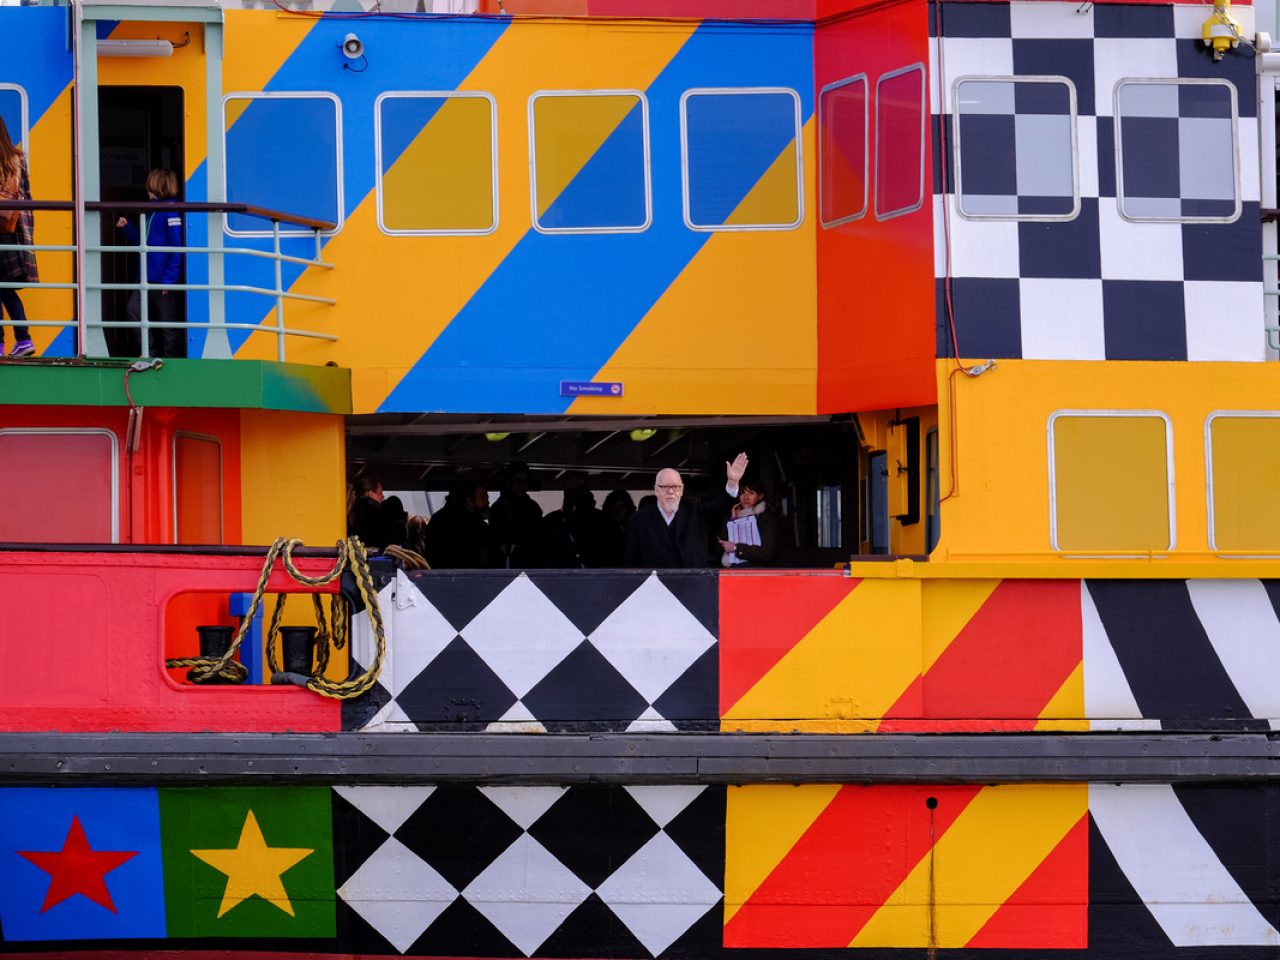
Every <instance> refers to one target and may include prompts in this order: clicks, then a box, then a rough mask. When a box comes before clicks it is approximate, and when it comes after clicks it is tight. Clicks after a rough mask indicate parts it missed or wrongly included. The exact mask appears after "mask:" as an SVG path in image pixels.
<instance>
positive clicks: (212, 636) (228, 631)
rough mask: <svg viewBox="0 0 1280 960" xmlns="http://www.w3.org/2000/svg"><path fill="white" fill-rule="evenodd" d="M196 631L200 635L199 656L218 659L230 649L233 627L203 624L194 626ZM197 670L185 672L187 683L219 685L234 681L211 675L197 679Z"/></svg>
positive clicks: (234, 632)
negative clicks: (210, 676) (204, 678)
mask: <svg viewBox="0 0 1280 960" xmlns="http://www.w3.org/2000/svg"><path fill="white" fill-rule="evenodd" d="M196 633H198V634H199V635H200V656H201V658H202V659H204V660H220V659H222V656H223V655H224V654H225V653H226V652H227V651H228V650H230V649H231V640H232V638H233V637H234V636H235V635H236V628H235V627H227V626H223V625H222V624H204V625H202V626H198V627H196ZM197 674H198V671H197V670H191V671H188V673H187V682H188V683H205V684H213V685H214V686H221V685H224V684H231V683H235V682H236V681H234V680H228V679H227V678H226V677H212V678H210V679H208V680H197V679H196V676H197Z"/></svg>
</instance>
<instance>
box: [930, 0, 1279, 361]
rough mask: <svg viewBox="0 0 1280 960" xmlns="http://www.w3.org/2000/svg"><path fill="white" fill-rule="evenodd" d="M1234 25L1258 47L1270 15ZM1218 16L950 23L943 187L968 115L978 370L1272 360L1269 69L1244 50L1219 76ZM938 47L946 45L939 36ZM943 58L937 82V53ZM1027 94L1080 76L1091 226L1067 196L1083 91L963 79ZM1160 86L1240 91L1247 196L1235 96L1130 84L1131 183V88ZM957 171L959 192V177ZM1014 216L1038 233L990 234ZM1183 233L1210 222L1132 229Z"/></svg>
mask: <svg viewBox="0 0 1280 960" xmlns="http://www.w3.org/2000/svg"><path fill="white" fill-rule="evenodd" d="M930 9H931V12H932V11H933V10H934V9H935V5H931V6H930ZM1233 13H1234V15H1235V16H1236V17H1237V19H1239V20H1240V21H1241V23H1242V27H1243V31H1242V32H1243V34H1244V36H1246V37H1250V36H1252V35H1253V25H1252V16H1253V11H1252V9H1251V8H1249V7H1239V6H1237V7H1235V8H1233ZM1208 14H1209V8H1208V7H1207V6H1205V5H1201V4H1175V5H1164V4H1112V3H1097V4H1094V3H1084V4H1081V3H1078V2H1074V0H1073V2H1068V3H1059V2H1054V0H1031V2H1025V0H1023V2H1014V3H944V4H942V5H941V16H942V32H943V36H944V41H943V45H942V64H941V66H942V72H943V77H942V80H943V83H942V87H943V96H944V97H945V106H944V103H943V101H942V100H941V99H940V96H939V89H938V83H937V82H936V80H934V81H933V82H931V84H930V98H931V112H932V114H933V124H934V126H933V130H934V147H935V157H934V166H935V171H934V185H935V191H939V190H940V184H941V173H942V171H941V170H940V169H939V168H938V164H939V161H940V153H939V151H938V149H937V148H938V145H939V142H940V141H939V133H942V134H944V135H945V141H946V145H947V150H948V153H949V154H950V151H951V150H952V148H953V147H954V140H955V135H954V131H955V128H954V126H953V122H952V116H951V113H952V111H955V110H957V109H959V111H960V116H961V129H960V137H959V139H960V143H961V149H962V155H961V163H960V168H961V169H960V175H961V177H962V178H963V182H964V193H965V200H964V205H965V206H966V212H967V213H968V214H969V215H970V216H963V215H961V214H960V212H959V210H958V207H957V204H956V201H955V197H954V196H951V197H949V201H950V209H949V211H948V212H949V215H950V216H949V221H950V230H951V276H952V284H951V301H952V307H953V310H954V315H955V320H956V331H957V336H958V339H959V345H960V353H961V354H962V355H963V356H966V357H980V358H984V357H997V358H1000V357H1012V358H1019V357H1021V358H1024V359H1068V360H1101V359H1113V360H1262V359H1265V343H1266V341H1265V334H1264V331H1263V325H1264V321H1263V296H1262V261H1261V252H1262V245H1261V244H1262V241H1261V226H1260V223H1259V181H1258V126H1257V116H1256V114H1257V109H1256V94H1255V76H1254V58H1253V51H1252V50H1251V49H1249V48H1247V47H1246V46H1245V45H1243V44H1242V45H1241V46H1240V47H1238V48H1237V49H1235V50H1233V51H1230V52H1229V53H1227V54H1226V56H1225V57H1224V58H1223V59H1222V60H1221V61H1218V62H1214V60H1213V59H1212V57H1211V56H1210V54H1209V52H1208V50H1207V48H1206V47H1205V46H1204V45H1203V43H1202V42H1201V40H1200V39H1199V38H1200V32H1201V31H1200V28H1201V24H1202V23H1203V22H1204V20H1205V19H1206V17H1207V16H1208ZM933 28H934V32H935V33H936V28H937V24H936V21H935V23H934V24H933ZM932 57H933V61H934V62H933V63H932V64H931V66H932V68H933V70H934V71H937V70H938V67H939V63H938V53H937V50H936V49H934V50H933V52H932ZM934 76H935V77H936V76H937V73H936V72H935V74H934ZM1019 76H1021V77H1066V78H1068V79H1070V81H1071V83H1072V84H1073V86H1074V89H1075V94H1076V110H1077V116H1076V134H1077V145H1078V157H1079V161H1078V162H1079V172H1078V177H1079V212H1078V213H1077V214H1076V215H1075V216H1074V217H1071V216H1069V209H1070V205H1071V204H1072V201H1073V197H1072V191H1071V190H1070V189H1069V184H1068V185H1067V188H1066V189H1064V173H1063V157H1064V154H1063V148H1062V145H1063V143H1064V140H1063V134H1064V130H1065V126H1064V120H1063V113H1062V111H1063V106H1064V99H1065V93H1064V91H1065V90H1066V87H1065V85H1063V84H1060V83H1059V84H1054V83H1040V82H1031V81H1028V82H1022V83H1014V84H1009V83H1003V84H988V85H981V84H979V83H978V82H977V81H974V82H973V83H962V84H961V85H960V88H959V91H957V90H956V89H955V88H954V86H953V85H954V84H955V81H957V80H958V79H961V78H965V77H971V78H1002V77H1003V78H1016V77H1019ZM1153 78H1154V79H1157V80H1160V79H1175V78H1181V79H1194V80H1216V81H1226V82H1227V83H1228V84H1230V85H1232V86H1233V87H1234V90H1235V94H1236V98H1235V99H1236V105H1237V110H1238V117H1239V120H1238V124H1237V126H1238V143H1239V149H1238V151H1237V156H1238V163H1239V193H1238V195H1236V191H1235V188H1234V185H1233V184H1232V183H1231V182H1230V179H1229V177H1230V174H1231V173H1232V170H1231V167H1230V164H1231V162H1232V161H1231V158H1230V154H1229V152H1227V151H1228V148H1229V145H1230V142H1231V129H1230V128H1231V120H1230V116H1229V111H1228V110H1227V109H1226V107H1227V104H1228V102H1229V88H1228V87H1224V86H1221V85H1211V84H1210V85H1205V84H1194V85H1190V84H1188V85H1172V84H1169V83H1159V84H1154V85H1152V84H1134V83H1131V82H1130V83H1125V84H1123V85H1121V87H1120V89H1121V91H1122V92H1121V94H1120V95H1121V97H1122V98H1123V102H1122V116H1123V117H1124V118H1125V120H1124V122H1123V124H1122V125H1121V126H1120V128H1119V131H1118V132H1119V135H1120V136H1121V138H1122V146H1123V147H1124V152H1123V156H1124V167H1123V169H1121V170H1120V171H1119V173H1120V177H1119V178H1118V177H1117V169H1116V136H1117V124H1116V119H1115V117H1116V108H1115V103H1116V95H1117V94H1116V88H1117V84H1118V83H1120V81H1122V80H1132V79H1144V80H1147V79H1153ZM957 99H959V100H961V101H962V102H961V103H960V105H959V107H957V105H956V103H955V102H954V101H956V100H957ZM966 137H968V139H967V140H966ZM1015 145H1016V147H1017V148H1018V149H1017V152H1016V154H1015V153H1014V151H1013V147H1014V146H1015ZM1015 156H1016V160H1015ZM951 159H952V158H951V157H950V156H948V170H947V187H948V191H949V192H950V191H954V189H955V184H956V172H957V171H956V170H955V167H954V165H953V164H952V163H951ZM1117 182H1121V183H1122V184H1123V192H1124V195H1125V200H1124V203H1125V211H1124V212H1125V216H1124V217H1122V216H1121V212H1120V209H1119V207H1118V205H1117ZM970 194H972V196H970ZM1237 203H1238V206H1239V210H1240V213H1239V216H1238V218H1235V219H1234V220H1232V222H1212V220H1213V219H1215V218H1223V219H1227V218H1230V217H1231V215H1232V214H1233V212H1234V210H1235V209H1236V207H1237ZM942 204H943V197H942V195H941V193H940V192H935V196H934V213H935V218H934V223H935V235H936V241H937V242H936V244H935V250H936V262H935V276H936V277H937V278H938V280H937V288H938V350H939V355H940V356H950V355H951V354H952V352H953V351H952V346H951V336H950V333H949V331H948V330H947V326H946V302H945V295H944V284H943V279H942V278H943V277H944V276H945V275H946V264H945V259H944V249H945V248H944V245H943V234H942V230H943V216H942V213H943V207H942ZM1064 211H1068V214H1067V215H1066V216H1064V215H1063V214H1064ZM1013 212H1016V213H1017V214H1019V215H1021V216H1034V217H1036V218H1037V219H1024V220H1016V221H1015V220H992V219H974V218H973V217H974V216H975V215H976V216H978V217H981V216H984V215H986V216H993V215H995V216H998V215H1002V214H1006V213H1013ZM1223 214H1226V217H1223ZM1166 215H1174V216H1177V215H1182V216H1191V217H1199V218H1205V219H1204V220H1202V221H1201V222H1194V223H1182V222H1168V221H1165V222H1153V221H1141V222H1134V220H1133V219H1126V217H1129V218H1133V217H1144V216H1166ZM1054 217H1057V218H1058V219H1053V218H1054Z"/></svg>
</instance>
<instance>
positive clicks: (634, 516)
mask: <svg viewBox="0 0 1280 960" xmlns="http://www.w3.org/2000/svg"><path fill="white" fill-rule="evenodd" d="M748 465H749V463H748V459H747V456H746V454H738V456H737V457H735V458H734V459H733V460H732V461H731V462H728V463H726V464H725V485H724V487H723V489H718V490H715V491H713V492H711V493H710V494H708V495H705V496H694V495H691V494H690V495H686V493H685V487H684V480H683V478H682V477H681V476H680V473H679V472H678V471H676V470H674V469H672V468H666V469H663V470H660V471H658V474H657V476H656V477H655V478H654V485H653V493H652V494H651V495H646V496H644V497H642V498H641V500H640V503H639V504H636V503H635V501H634V500H633V499H632V496H631V493H630V492H628V491H627V490H614V491H612V492H611V493H609V494H608V496H606V497H605V499H604V505H603V507H600V506H597V504H596V495H595V493H594V492H592V490H591V488H590V486H589V485H588V480H587V477H586V476H585V475H583V474H568V475H566V477H565V478H564V499H563V501H562V504H561V507H560V509H559V510H553V511H551V512H550V513H547V514H545V515H544V514H543V511H542V507H540V506H539V505H538V503H537V502H536V501H535V500H534V499H533V498H532V497H531V496H529V469H528V467H527V466H525V465H524V464H513V465H512V466H511V467H510V468H509V469H508V470H507V471H506V475H505V480H504V483H503V488H502V491H501V493H500V495H499V496H498V498H497V500H495V501H494V502H493V504H492V505H490V503H489V489H488V486H487V485H486V484H485V483H484V482H482V481H479V480H465V481H460V482H458V483H456V484H455V485H454V486H453V488H452V489H451V490H450V491H449V494H448V496H447V497H446V499H445V503H444V506H442V507H441V508H440V509H439V510H437V511H436V512H435V514H434V515H432V516H431V517H430V518H429V519H428V518H427V517H422V516H409V514H408V512H407V511H406V510H405V508H404V504H403V503H402V502H401V500H400V498H399V497H397V496H385V495H384V493H383V490H382V484H381V482H380V481H379V480H377V479H376V478H373V477H363V478H361V479H360V480H359V481H358V482H357V483H356V484H355V486H354V487H353V488H352V490H351V491H350V498H349V505H348V511H347V525H348V533H349V535H351V536H356V537H359V538H360V540H361V541H362V542H363V543H364V545H365V546H366V547H367V548H368V549H371V550H385V549H386V548H387V547H389V546H393V545H394V546H398V547H403V548H406V549H408V550H411V551H413V552H415V553H417V554H419V555H421V556H422V557H423V558H424V559H425V560H426V562H427V563H428V564H429V565H430V566H431V567H432V568H434V569H441V570H447V569H484V568H500V569H501V568H512V569H530V568H552V569H578V568H583V569H594V568H608V567H641V568H646V569H654V568H659V569H664V568H672V567H710V566H717V565H718V566H724V567H737V566H767V565H769V564H771V563H774V562H775V561H776V560H777V558H778V552H779V549H780V547H781V543H780V533H781V524H780V522H779V519H778V515H777V510H776V507H775V506H774V505H772V504H770V502H769V498H768V497H767V496H766V493H765V490H764V486H763V484H762V483H761V482H760V481H759V480H758V479H756V478H754V477H753V476H751V475H749V474H748V473H747V468H748Z"/></svg>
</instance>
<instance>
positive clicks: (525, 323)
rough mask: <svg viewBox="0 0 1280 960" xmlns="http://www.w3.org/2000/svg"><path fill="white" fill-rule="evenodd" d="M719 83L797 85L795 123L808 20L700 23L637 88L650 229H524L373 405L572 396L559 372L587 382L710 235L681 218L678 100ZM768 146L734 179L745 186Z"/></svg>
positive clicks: (501, 404)
mask: <svg viewBox="0 0 1280 960" xmlns="http://www.w3.org/2000/svg"><path fill="white" fill-rule="evenodd" d="M722 86H723V87H735V86H737V87H746V86H770V87H789V88H791V89H795V90H798V91H799V92H800V97H801V101H800V107H801V120H802V122H803V120H804V118H806V117H808V115H809V114H810V112H811V111H812V109H813V103H812V100H813V97H812V90H813V28H812V25H810V24H797V25H794V26H793V25H790V24H773V25H771V26H770V27H768V28H767V29H764V28H762V29H747V28H744V27H742V26H740V25H732V26H730V25H721V24H716V23H704V24H702V25H701V26H699V27H698V29H697V30H696V31H694V33H693V35H692V36H691V37H690V38H689V40H688V41H686V43H685V44H684V46H683V47H682V48H681V50H680V52H679V53H678V54H677V55H676V56H675V57H674V58H673V59H672V61H671V63H670V64H668V65H667V67H666V68H665V69H664V70H663V71H662V73H661V74H660V75H659V76H658V78H657V79H656V80H655V81H654V82H653V84H652V85H651V86H650V87H649V89H648V90H647V91H646V92H647V95H648V99H649V106H650V125H651V143H650V150H651V168H652V176H653V224H652V225H651V226H650V228H649V229H648V230H646V231H645V232H643V233H633V234H606V235H594V234H588V235H547V234H539V233H536V232H534V231H532V230H531V231H529V232H528V233H526V234H525V236H524V237H523V238H522V239H521V241H520V242H519V243H518V244H517V245H516V247H515V249H514V250H512V252H511V254H510V255H509V256H508V257H507V259H506V260H505V261H504V262H503V263H502V264H501V265H500V266H499V267H498V269H497V270H496V271H495V272H494V274H493V275H492V276H491V277H490V278H489V279H488V280H487V281H486V282H485V284H484V286H482V287H481V288H480V290H478V291H477V292H476V294H475V296H474V297H472V299H471V300H470V301H469V302H468V303H467V305H466V306H465V307H464V308H463V309H462V311H461V312H460V313H459V314H458V316H456V317H455V318H454V319H453V322H452V323H450V324H449V326H448V327H447V328H446V329H445V330H444V332H443V333H442V334H441V335H440V336H439V337H438V338H437V339H436V341H435V343H433V344H432V345H431V348H430V349H429V350H428V351H427V353H426V354H425V355H424V356H423V357H422V358H421V359H419V360H418V362H417V363H416V364H415V365H414V366H413V368H412V369H411V370H410V371H409V373H408V374H406V375H405V377H404V378H403V379H402V380H401V381H400V383H399V384H398V385H397V387H396V388H395V390H394V391H393V392H392V393H391V395H390V396H389V397H388V398H387V400H386V402H385V403H384V404H383V405H382V407H381V408H380V409H381V410H387V411H391V410H408V411H429V410H447V411H457V412H485V411H498V412H505V413H561V412H563V411H564V410H565V409H566V408H567V407H568V405H569V404H570V403H571V402H572V398H562V397H560V396H559V386H560V381H562V380H593V379H594V378H595V376H596V374H597V372H598V371H599V370H600V368H601V367H603V366H604V364H605V363H607V362H608V360H609V358H610V357H611V356H613V354H614V353H615V352H616V351H617V349H618V347H619V345H620V344H621V343H622V342H623V341H625V340H626V338H627V337H628V336H629V335H630V334H631V332H632V330H634V329H635V327H636V325H637V324H638V323H639V322H640V321H641V320H642V319H643V318H644V315H645V314H646V313H647V312H648V311H649V309H650V308H651V307H652V306H653V304H654V303H656V302H657V300H658V298H659V297H661V296H662V294H663V293H665V292H666V290H667V288H668V287H669V286H670V284H671V282H672V281H673V280H674V279H675V278H676V277H677V276H679V274H680V272H681V271H682V270H684V268H685V267H686V266H687V265H688V263H689V261H690V260H692V259H693V257H694V256H695V255H696V254H697V252H698V251H699V250H700V249H701V248H702V245H703V244H704V243H706V241H707V239H708V238H709V236H710V234H708V233H700V232H695V231H691V230H688V229H686V228H685V226H684V222H683V215H682V201H681V177H680V121H679V100H680V96H681V94H682V93H683V92H684V91H686V90H689V89H691V88H695V87H722ZM782 146H783V145H779V148H778V149H779V150H781V147H782ZM776 156H777V152H775V153H774V155H773V156H772V157H769V158H768V160H767V161H765V160H764V159H763V157H762V158H761V161H762V162H761V163H760V165H759V167H758V168H757V169H756V171H755V175H754V177H747V176H744V177H743V178H742V179H743V190H744V193H743V195H744V196H745V190H746V189H747V188H748V187H750V186H752V185H754V183H755V181H756V180H758V179H759V177H760V176H761V175H763V174H764V172H765V170H766V169H767V167H768V164H769V163H771V162H772V161H773V159H774V158H775V157H776ZM748 180H749V181H750V182H749V183H747V182H746V181H748ZM740 199H741V198H739V200H740ZM735 205H736V204H735ZM677 348H678V346H677Z"/></svg>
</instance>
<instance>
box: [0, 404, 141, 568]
mask: <svg viewBox="0 0 1280 960" xmlns="http://www.w3.org/2000/svg"><path fill="white" fill-rule="evenodd" d="M0 486H2V487H3V489H5V490H8V491H10V492H11V493H17V494H19V495H21V494H22V492H23V491H29V492H31V493H33V494H38V496H39V509H32V510H5V511H4V512H3V513H0V543H3V542H9V543H116V542H118V541H119V538H120V524H119V516H120V510H119V466H118V455H117V451H116V436H115V434H114V433H112V432H111V431H109V430H96V429H91V428H86V429H57V428H51V427H50V428H26V427H10V428H5V429H0Z"/></svg>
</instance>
